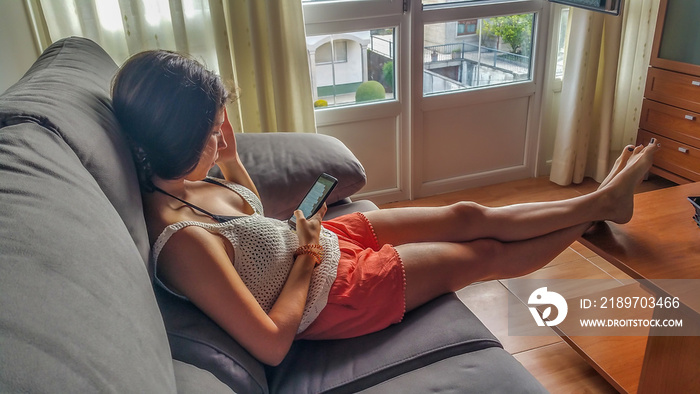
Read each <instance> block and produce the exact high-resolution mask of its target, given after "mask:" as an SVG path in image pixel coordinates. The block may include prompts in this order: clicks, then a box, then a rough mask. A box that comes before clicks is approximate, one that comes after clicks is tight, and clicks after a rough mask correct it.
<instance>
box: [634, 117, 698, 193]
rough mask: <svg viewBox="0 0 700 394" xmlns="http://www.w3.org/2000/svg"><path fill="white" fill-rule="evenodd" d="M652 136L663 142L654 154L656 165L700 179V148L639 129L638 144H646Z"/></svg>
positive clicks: (687, 176) (680, 174) (690, 178)
mask: <svg viewBox="0 0 700 394" xmlns="http://www.w3.org/2000/svg"><path fill="white" fill-rule="evenodd" d="M652 137H653V138H656V139H657V140H658V142H659V143H660V144H661V149H659V151H658V152H656V155H655V156H654V166H656V167H659V168H661V169H663V170H666V171H668V172H672V173H674V174H676V175H678V176H681V177H683V178H686V179H689V180H691V181H700V149H698V148H694V147H692V146H689V145H684V144H681V143H679V142H677V141H674V140H671V139H668V138H664V137H661V136H659V135H657V134H653V133H650V132H648V131H644V130H639V133H638V134H637V144H643V145H646V144H648V143H649V140H650V139H651V138H652Z"/></svg>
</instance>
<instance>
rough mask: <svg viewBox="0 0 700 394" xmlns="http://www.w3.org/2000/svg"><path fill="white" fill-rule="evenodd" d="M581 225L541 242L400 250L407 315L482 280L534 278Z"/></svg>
mask: <svg viewBox="0 0 700 394" xmlns="http://www.w3.org/2000/svg"><path fill="white" fill-rule="evenodd" d="M590 225H591V223H584V224H580V225H577V226H573V227H569V228H566V229H563V230H559V231H556V232H553V233H551V234H547V235H544V236H541V237H537V238H533V239H529V240H525V241H518V242H500V241H496V240H492V239H479V240H476V241H471V242H463V243H451V242H428V243H413V244H405V245H399V246H397V247H396V250H397V251H398V253H399V256H401V260H402V262H403V265H404V269H405V273H406V310H411V309H414V308H416V307H418V306H420V305H423V304H424V303H426V302H428V301H430V300H432V299H434V298H435V297H438V296H440V295H442V294H445V293H448V292H451V291H456V290H459V289H461V288H463V287H465V286H467V285H469V284H471V283H474V282H477V281H481V280H492V279H503V278H512V277H516V276H521V275H525V274H527V273H530V272H533V271H535V270H537V269H539V268H541V267H543V266H544V265H545V264H547V263H548V262H550V261H551V260H552V259H554V258H555V257H556V256H557V255H559V253H561V252H562V251H563V250H565V249H566V248H567V247H568V246H569V245H571V243H572V242H574V241H575V240H576V239H577V238H578V237H580V236H581V235H582V234H583V233H584V232H585V231H586V229H588V227H590Z"/></svg>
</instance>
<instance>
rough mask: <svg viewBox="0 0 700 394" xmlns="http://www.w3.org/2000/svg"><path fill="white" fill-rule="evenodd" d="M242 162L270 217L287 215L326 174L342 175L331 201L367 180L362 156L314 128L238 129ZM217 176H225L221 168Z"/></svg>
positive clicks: (215, 174) (289, 214) (348, 195)
mask: <svg viewBox="0 0 700 394" xmlns="http://www.w3.org/2000/svg"><path fill="white" fill-rule="evenodd" d="M236 143H237V145H238V153H239V155H240V156H241V161H242V162H243V165H245V167H246V169H247V170H248V172H249V173H250V176H251V178H253V182H255V186H256V187H257V188H258V191H259V192H260V198H261V199H262V202H263V207H265V216H269V217H274V218H278V219H287V218H289V217H290V216H291V215H292V212H293V211H294V209H295V208H296V207H297V205H298V204H299V202H300V201H301V199H302V198H303V197H304V195H305V194H306V192H308V191H309V188H310V187H311V185H313V183H314V182H315V181H316V178H317V177H318V176H319V175H321V173H323V172H326V173H328V174H331V175H333V176H334V177H336V178H338V185H337V186H336V188H335V189H334V190H333V192H332V193H331V195H330V197H329V198H328V201H327V203H328V204H329V205H330V204H333V203H334V202H337V201H340V200H343V199H344V198H346V197H350V196H351V195H353V194H354V193H356V192H358V191H359V190H360V189H362V187H363V186H364V185H365V184H366V183H367V178H366V176H365V170H364V168H363V167H362V164H360V162H359V160H357V158H356V157H355V155H353V154H352V152H350V150H349V149H348V148H347V147H346V146H345V145H344V144H343V143H342V142H340V141H339V140H338V139H336V138H334V137H330V136H327V135H322V134H310V133H262V134H236ZM211 174H212V175H213V176H218V177H220V176H221V172H220V170H219V169H218V168H215V169H213V170H212V172H211Z"/></svg>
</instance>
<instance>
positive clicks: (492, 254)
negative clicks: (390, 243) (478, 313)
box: [396, 239, 503, 310]
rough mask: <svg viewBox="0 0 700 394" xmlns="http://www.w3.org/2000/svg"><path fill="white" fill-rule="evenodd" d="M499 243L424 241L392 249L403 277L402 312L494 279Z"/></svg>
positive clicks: (496, 274)
mask: <svg viewBox="0 0 700 394" xmlns="http://www.w3.org/2000/svg"><path fill="white" fill-rule="evenodd" d="M502 247H503V244H502V243H500V242H498V241H493V240H487V239H482V240H476V241H472V242H464V243H451V242H425V243H410V244H404V245H399V246H396V251H397V252H398V253H399V256H401V261H402V263H403V265H404V271H405V275H406V310H411V309H414V308H416V307H418V306H420V305H423V304H424V303H426V302H428V301H430V300H432V299H434V298H436V297H439V296H440V295H442V294H445V293H449V292H452V291H457V290H459V289H461V288H463V287H465V286H467V285H469V284H471V283H474V282H477V281H481V280H486V279H492V278H495V277H498V273H497V272H498V271H499V269H498V267H497V265H495V263H496V262H497V256H498V255H499V254H502V252H501V249H502Z"/></svg>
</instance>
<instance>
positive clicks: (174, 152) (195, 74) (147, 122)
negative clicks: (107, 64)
mask: <svg viewBox="0 0 700 394" xmlns="http://www.w3.org/2000/svg"><path fill="white" fill-rule="evenodd" d="M228 98H229V94H228V91H227V90H226V87H225V86H224V84H223V82H222V81H221V79H220V78H219V77H218V76H217V75H216V74H214V73H212V72H211V71H209V70H207V69H206V68H205V67H204V66H203V65H202V64H201V63H199V62H197V61H196V60H194V59H192V58H189V57H187V56H185V55H182V54H179V53H175V52H170V51H164V50H156V51H146V52H141V53H138V54H136V55H134V56H132V57H131V58H130V59H129V60H127V62H126V63H124V65H123V66H122V67H121V69H120V70H119V72H117V74H116V76H115V77H114V81H113V83H112V101H113V105H114V112H115V114H116V116H117V119H119V123H120V124H121V126H122V129H123V131H124V133H125V135H126V137H127V140H128V141H129V143H130V145H131V147H132V150H133V152H134V156H135V160H136V164H137V169H138V171H139V181H140V183H141V187H142V189H145V190H146V191H151V190H152V189H153V184H152V182H151V177H152V176H153V175H156V176H158V177H160V178H163V179H176V178H179V177H182V176H183V175H185V174H187V173H188V172H190V171H192V170H193V169H194V168H195V167H196V166H197V163H198V162H199V158H200V156H201V154H202V151H203V150H204V147H205V146H206V142H207V137H208V136H209V133H210V131H211V130H212V127H213V126H214V121H215V119H216V114H217V112H218V111H219V110H220V109H222V108H223V106H224V104H226V101H227V100H228Z"/></svg>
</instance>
